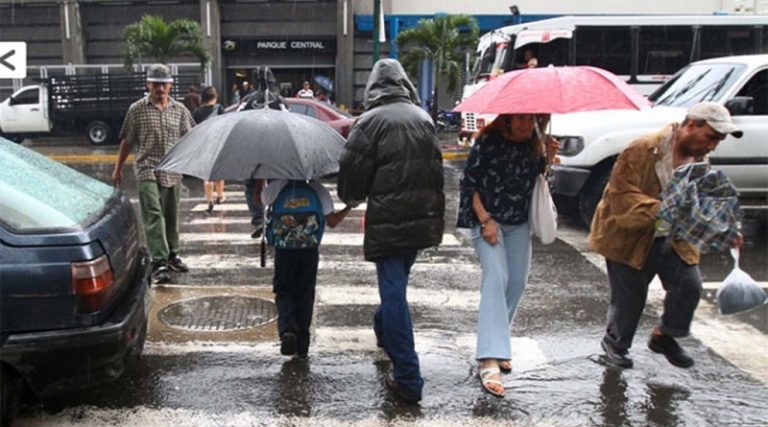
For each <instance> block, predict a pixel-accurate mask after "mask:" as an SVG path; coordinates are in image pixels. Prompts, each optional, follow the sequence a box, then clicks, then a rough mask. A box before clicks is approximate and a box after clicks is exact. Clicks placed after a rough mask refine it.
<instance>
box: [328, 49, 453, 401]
mask: <svg viewBox="0 0 768 427" xmlns="http://www.w3.org/2000/svg"><path fill="white" fill-rule="evenodd" d="M364 99H365V113H363V115H362V116H360V118H358V119H357V121H356V122H355V125H354V126H353V127H352V132H351V133H350V135H349V138H348V140H347V144H346V146H345V149H344V154H343V155H342V157H341V161H340V162H339V168H340V169H339V176H338V193H339V198H341V200H342V201H344V203H346V204H347V205H351V206H357V205H358V204H360V203H363V202H364V201H365V200H366V199H367V200H368V208H367V209H366V211H365V239H364V243H363V252H364V254H365V259H366V260H367V261H372V262H374V263H376V275H377V276H378V282H379V298H380V300H381V304H380V305H379V307H378V309H377V310H376V314H375V315H374V318H373V330H374V333H375V335H376V341H377V343H378V344H379V346H381V347H383V348H384V351H386V353H387V356H389V358H390V360H391V361H392V365H393V368H394V369H393V370H394V376H393V378H387V380H386V385H387V387H388V388H389V389H390V391H391V392H392V393H394V394H395V395H396V396H398V397H399V398H400V399H402V400H403V401H405V402H406V403H409V404H416V403H418V402H419V401H420V400H421V398H422V388H423V387H424V379H423V378H422V377H421V372H420V369H419V356H418V355H417V354H416V348H415V343H414V338H413V323H412V321H411V313H410V310H409V308H408V301H407V299H406V289H407V286H408V278H409V275H410V271H411V266H413V263H414V262H415V261H416V255H417V254H418V251H419V250H420V249H424V248H428V247H431V246H437V245H439V244H440V242H441V241H442V238H443V227H444V219H443V215H444V213H445V194H444V193H443V158H442V154H441V152H440V148H439V142H438V137H437V131H436V130H435V125H434V124H433V123H432V119H431V118H430V117H429V115H428V114H427V113H426V112H425V111H424V110H422V109H421V108H420V107H419V104H420V103H419V96H418V95H417V93H416V88H415V87H414V86H413V83H411V81H410V80H409V79H408V76H407V74H406V73H405V70H404V69H403V66H402V65H401V64H400V63H399V62H398V61H397V60H395V59H389V58H387V59H381V60H379V61H377V62H376V64H374V66H373V70H371V74H370V76H369V78H368V83H367V84H366V88H365V95H364Z"/></svg>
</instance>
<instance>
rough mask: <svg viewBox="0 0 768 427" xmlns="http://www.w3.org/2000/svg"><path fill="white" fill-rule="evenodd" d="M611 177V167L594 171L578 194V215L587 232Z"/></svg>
mask: <svg viewBox="0 0 768 427" xmlns="http://www.w3.org/2000/svg"><path fill="white" fill-rule="evenodd" d="M610 177H611V167H604V168H600V169H597V170H595V171H594V172H593V173H592V175H591V176H590V177H589V179H588V180H587V183H586V184H585V185H584V188H583V189H582V190H581V193H579V215H580V216H581V220H582V221H583V222H584V225H586V226H587V230H589V227H590V225H591V224H592V216H593V215H594V214H595V210H596V209H597V204H598V203H599V202H600V199H601V198H602V197H603V190H605V186H606V184H608V179H609V178H610Z"/></svg>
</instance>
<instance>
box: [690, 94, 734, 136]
mask: <svg viewBox="0 0 768 427" xmlns="http://www.w3.org/2000/svg"><path fill="white" fill-rule="evenodd" d="M686 117H687V118H689V119H691V120H703V121H704V122H706V123H707V124H708V125H709V126H710V127H711V128H712V129H714V130H715V131H716V132H718V133H721V134H723V135H728V134H731V135H733V136H734V138H741V136H742V135H743V134H744V132H742V131H741V130H739V129H738V128H737V127H736V126H735V125H734V124H733V122H732V121H731V113H730V112H729V111H728V109H727V108H725V107H723V106H722V105H720V104H718V103H716V102H711V101H707V102H699V103H698V104H696V105H694V106H693V107H691V108H690V109H689V110H688V114H686Z"/></svg>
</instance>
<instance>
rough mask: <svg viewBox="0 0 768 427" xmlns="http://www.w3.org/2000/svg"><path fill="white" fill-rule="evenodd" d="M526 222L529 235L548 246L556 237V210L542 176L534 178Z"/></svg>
mask: <svg viewBox="0 0 768 427" xmlns="http://www.w3.org/2000/svg"><path fill="white" fill-rule="evenodd" d="M528 222H529V224H530V226H531V233H533V234H534V235H535V236H536V237H538V238H539V240H541V243H544V244H545V245H548V244H550V243H552V242H554V241H555V238H556V237H557V236H556V234H557V208H556V207H555V202H554V200H552V195H551V194H550V193H549V183H547V178H546V177H544V174H539V176H537V177H536V183H535V184H534V185H533V195H532V196H531V206H530V209H529V210H528Z"/></svg>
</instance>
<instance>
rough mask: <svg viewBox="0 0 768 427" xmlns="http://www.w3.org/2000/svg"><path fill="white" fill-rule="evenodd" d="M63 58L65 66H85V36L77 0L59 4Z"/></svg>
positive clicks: (65, 0)
mask: <svg viewBox="0 0 768 427" xmlns="http://www.w3.org/2000/svg"><path fill="white" fill-rule="evenodd" d="M59 22H60V25H59V27H60V28H61V48H62V58H63V60H64V63H65V64H85V35H84V32H83V21H82V20H81V19H80V5H79V4H78V1H77V0H63V1H62V2H60V3H59Z"/></svg>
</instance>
